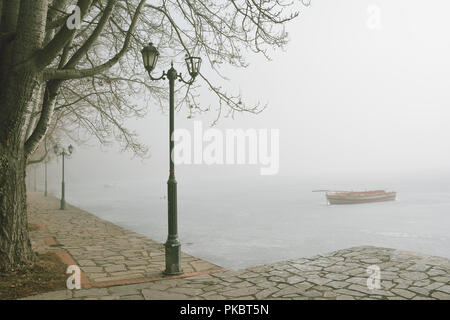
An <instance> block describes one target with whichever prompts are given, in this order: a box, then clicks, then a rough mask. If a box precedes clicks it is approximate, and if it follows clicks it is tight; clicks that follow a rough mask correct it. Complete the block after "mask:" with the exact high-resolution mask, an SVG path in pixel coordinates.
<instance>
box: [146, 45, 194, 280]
mask: <svg viewBox="0 0 450 320" xmlns="http://www.w3.org/2000/svg"><path fill="white" fill-rule="evenodd" d="M141 53H142V59H143V62H144V67H145V69H146V70H147V72H148V75H149V76H150V79H152V80H161V79H166V77H167V79H169V168H170V171H169V180H168V181H167V198H168V229H169V234H168V236H167V241H166V243H165V244H164V246H165V252H166V270H165V271H164V273H165V274H167V275H175V274H180V273H182V270H181V263H180V256H181V243H180V241H179V239H178V226H177V181H176V180H175V165H174V162H173V159H172V153H173V148H174V141H173V140H172V137H173V131H174V87H175V80H176V79H179V81H180V82H183V83H185V84H187V85H190V84H192V83H193V82H194V80H195V77H196V76H197V75H198V73H199V71H200V65H201V61H202V60H201V58H198V57H191V56H187V58H186V59H185V61H186V64H187V68H188V72H189V74H190V76H191V79H190V80H189V81H185V80H184V79H183V77H182V75H181V73H180V74H177V71H176V70H175V69H174V67H173V63H172V64H171V67H170V69H169V70H168V71H167V72H165V71H164V72H163V74H162V75H161V76H160V77H159V78H154V77H153V76H152V75H151V72H152V71H153V70H154V69H155V66H156V62H157V61H158V57H159V52H158V50H157V49H156V48H155V47H154V46H153V44H152V43H150V44H149V45H147V46H146V47H144V49H142V51H141Z"/></svg>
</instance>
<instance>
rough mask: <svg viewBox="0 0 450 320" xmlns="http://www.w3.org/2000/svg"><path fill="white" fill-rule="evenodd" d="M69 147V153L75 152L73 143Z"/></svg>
mask: <svg viewBox="0 0 450 320" xmlns="http://www.w3.org/2000/svg"><path fill="white" fill-rule="evenodd" d="M67 149H68V150H69V153H70V154H71V153H72V152H73V145H69V147H68V148H67Z"/></svg>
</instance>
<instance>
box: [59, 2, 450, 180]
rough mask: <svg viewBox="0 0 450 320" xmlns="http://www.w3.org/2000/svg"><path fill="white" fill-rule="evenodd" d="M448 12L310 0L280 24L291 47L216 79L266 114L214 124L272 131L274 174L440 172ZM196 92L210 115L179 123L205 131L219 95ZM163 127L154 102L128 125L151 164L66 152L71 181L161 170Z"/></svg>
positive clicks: (211, 170) (445, 135)
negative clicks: (276, 153) (276, 142)
mask: <svg viewBox="0 0 450 320" xmlns="http://www.w3.org/2000/svg"><path fill="white" fill-rule="evenodd" d="M372 5H377V6H379V8H380V9H381V11H380V20H379V21H380V28H379V29H370V28H368V26H367V23H368V19H369V18H370V12H368V11H367V10H368V8H370V6H372ZM448 9H450V5H449V4H448V2H446V1H443V0H441V1H437V0H435V1H432V2H431V3H424V2H423V1H361V0H353V1H349V0H346V1H339V2H338V1H332V0H328V1H315V2H313V3H312V5H311V6H310V7H309V8H306V9H304V10H302V12H301V15H300V17H299V18H298V19H296V20H295V21H294V22H293V23H291V24H289V25H288V29H287V30H288V32H289V34H290V39H291V41H290V43H289V44H288V46H287V48H286V50H285V52H276V53H274V54H272V61H270V62H267V61H266V60H265V59H264V58H263V57H260V56H254V55H252V54H251V53H249V55H248V59H249V62H250V66H249V67H248V68H246V69H242V70H236V69H232V68H226V69H225V70H224V72H223V73H224V74H225V75H226V76H227V77H228V78H229V79H230V81H228V82H227V81H222V82H220V81H221V80H219V79H217V81H219V82H220V83H221V84H223V85H224V86H225V87H228V88H229V89H230V90H238V91H239V90H240V91H241V92H242V94H243V96H244V99H245V101H246V102H247V103H249V104H252V103H254V102H256V101H260V102H261V103H267V104H268V107H267V109H266V110H265V111H264V112H263V113H261V114H258V115H252V114H238V115H236V116H235V119H227V118H224V117H223V118H221V119H220V121H219V122H218V124H217V125H216V127H217V128H219V129H223V130H225V129H226V128H243V129H247V128H267V129H270V128H277V129H280V171H279V175H296V176H298V177H302V176H303V175H305V174H307V175H313V176H314V175H319V176H320V175H328V174H330V175H331V174H341V173H342V174H345V175H358V176H360V175H361V174H363V175H368V176H370V175H379V174H380V173H386V174H387V175H389V174H393V173H394V174H395V173H402V174H403V173H404V174H405V175H408V174H417V173H420V172H424V173H425V174H428V173H430V172H449V171H450V147H449V144H448V139H449V137H450V126H448V125H447V124H448V119H449V115H450V109H449V108H448V104H449V101H450V90H448V81H447V80H448V75H449V74H450V62H449V59H448V57H449V56H450V42H449V41H448V35H447V31H448V30H449V27H450V21H449V20H448V19H447V17H446V12H448ZM161 67H164V66H161ZM166 67H167V66H166ZM207 68H208V66H207V65H206V64H204V71H207V72H208V70H207ZM179 69H180V71H185V70H182V67H179ZM208 74H210V75H212V73H211V72H208ZM215 80H216V79H215ZM199 84H200V85H201V83H199ZM204 87H205V86H204ZM201 92H205V95H204V96H205V98H204V99H203V98H201V99H200V101H201V102H202V104H203V105H204V106H209V105H211V109H212V111H211V112H210V113H208V114H203V115H197V116H196V117H195V118H194V119H186V116H187V110H186V109H183V110H181V111H180V112H178V113H177V117H176V126H177V127H178V128H187V129H189V130H192V127H193V121H194V120H197V121H202V122H203V125H204V127H208V126H209V125H210V124H211V123H212V121H213V120H214V119H215V117H216V113H215V112H214V109H215V108H216V105H217V100H216V99H214V97H212V96H210V95H208V94H206V90H203V91H202V90H200V93H201ZM167 122H168V120H167V114H161V109H160V106H156V105H155V106H152V108H151V110H150V112H149V114H148V116H147V117H146V118H145V119H141V120H137V121H130V124H129V126H130V127H131V128H133V129H135V130H137V132H138V133H139V135H140V139H141V141H143V142H145V143H146V144H147V145H148V146H149V147H150V151H151V157H150V158H149V159H146V160H145V161H143V162H142V161H140V160H138V159H135V160H130V158H131V155H130V154H127V153H124V154H118V153H117V152H116V151H117V150H118V147H105V148H104V149H105V150H106V151H107V152H105V153H104V152H102V151H100V148H99V147H97V146H95V142H92V143H91V145H93V146H94V147H92V148H86V147H83V148H79V149H78V150H77V151H76V153H75V154H74V156H73V159H72V160H71V162H70V166H68V175H69V177H70V178H71V179H80V180H83V181H86V180H87V179H91V178H93V177H98V178H99V179H112V180H114V179H121V178H122V177H128V176H130V175H131V176H140V175H144V174H145V175H147V174H148V175H151V174H155V173H156V172H160V171H163V173H164V174H165V173H166V172H167V170H166V167H167V154H168V151H167V148H168V147H167V141H168V137H167V136H168V128H167ZM117 167H120V170H117ZM224 167H225V168H224ZM242 167H245V169H244V168H242ZM178 170H179V173H180V174H181V173H182V174H183V175H184V176H188V175H190V174H193V175H202V173H203V172H205V171H204V170H206V172H208V175H214V176H215V177H220V176H224V175H226V176H227V177H228V176H229V174H235V175H236V176H239V175H241V174H243V173H244V172H245V173H248V174H250V175H259V170H258V169H257V166H239V165H234V166H223V165H220V166H219V165H216V166H215V165H213V166H205V165H192V166H183V165H182V166H180V168H179V169H178ZM155 171H156V172H155ZM271 178H273V177H267V179H271Z"/></svg>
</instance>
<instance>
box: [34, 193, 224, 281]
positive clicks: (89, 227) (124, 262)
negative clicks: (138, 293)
mask: <svg viewBox="0 0 450 320" xmlns="http://www.w3.org/2000/svg"><path fill="white" fill-rule="evenodd" d="M28 207H29V223H34V224H37V225H38V226H40V230H37V231H33V232H32V234H31V238H32V245H33V248H34V250H35V251H38V252H46V251H56V252H58V253H60V252H61V251H62V250H64V251H66V252H68V253H69V255H70V256H69V259H70V258H73V259H74V260H75V262H76V264H77V265H78V266H79V267H80V268H81V270H82V271H83V273H84V275H85V276H86V277H87V281H85V283H84V285H85V286H96V285H101V284H114V283H120V282H129V280H132V279H134V281H138V280H139V279H141V280H143V279H153V278H161V277H162V274H161V271H162V270H164V268H165V262H164V261H165V260H164V245H163V244H161V243H158V242H156V241H153V240H150V239H148V238H146V237H144V236H142V235H139V234H137V233H134V232H132V231H129V230H126V229H124V228H121V227H119V226H117V225H114V224H113V223H110V222H108V221H105V220H102V219H100V218H97V217H96V216H94V215H92V214H90V213H88V212H86V211H83V210H81V209H78V208H76V207H74V206H71V205H69V204H67V210H64V211H62V210H59V200H58V199H56V198H54V197H44V196H43V195H42V194H40V193H29V194H28ZM181 257H182V269H183V271H184V272H185V273H186V274H195V273H199V272H200V273H201V272H209V271H214V270H221V268H220V267H218V266H216V265H214V264H211V263H209V262H206V261H204V260H201V259H198V258H195V257H193V256H190V255H188V254H185V253H182V256H181ZM87 282H89V284H87Z"/></svg>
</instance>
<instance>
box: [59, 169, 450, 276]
mask: <svg viewBox="0 0 450 320" xmlns="http://www.w3.org/2000/svg"><path fill="white" fill-rule="evenodd" d="M325 186H326V184H323V183H321V184H319V183H317V181H310V182H298V181H295V179H285V180H283V179H265V178H260V177H258V178H255V179H254V180H252V179H250V180H240V181H231V180H228V181H225V180H224V181H220V180H218V181H207V180H205V181H202V182H199V181H196V180H194V179H184V180H183V182H182V183H180V182H179V189H178V193H179V195H178V208H179V209H178V211H179V234H180V239H181V242H182V250H184V251H185V252H187V253H190V254H192V255H195V256H197V257H200V258H203V259H206V260H208V261H211V262H213V263H216V264H218V265H220V266H223V267H226V268H232V269H239V268H244V267H249V266H255V265H261V264H265V263H271V262H275V261H280V260H285V259H290V258H298V257H305V256H311V255H315V254H318V253H325V252H329V251H333V250H338V249H343V248H346V247H351V246H359V245H375V246H384V247H392V248H398V249H405V250H414V251H419V252H422V253H427V254H432V255H438V256H444V257H447V258H450V183H447V184H446V183H443V182H442V180H441V181H439V183H438V182H436V183H433V181H428V182H427V183H419V182H417V181H416V182H413V181H410V182H405V181H402V182H397V183H392V182H391V183H390V185H389V186H386V185H374V186H373V188H374V189H378V188H385V187H386V188H388V189H393V190H395V191H397V192H398V200H397V201H392V202H383V203H372V204H356V205H341V206H327V205H326V202H325V196H324V195H323V194H319V193H313V192H311V191H312V190H313V189H317V188H323V187H325ZM330 187H335V188H338V189H342V188H347V189H353V190H357V189H370V186H367V185H363V184H359V185H358V184H356V183H352V184H347V185H344V184H340V185H334V186H333V185H331V186H330ZM67 188H68V197H67V200H68V201H69V202H71V203H72V204H74V205H76V206H78V207H81V208H83V209H85V210H87V211H89V212H91V213H93V214H95V215H97V216H99V217H100V218H103V219H106V220H109V221H111V222H113V223H116V224H118V225H120V226H123V227H126V228H129V229H131V230H133V231H136V232H138V233H141V234H143V235H146V236H148V237H149V238H152V239H154V240H157V241H160V242H164V241H165V239H166V236H167V200H166V199H164V198H163V197H164V195H165V188H166V184H165V181H164V180H162V181H161V180H157V179H155V180H153V181H150V180H148V181H144V180H143V181H116V182H110V183H108V184H104V183H98V184H95V183H92V184H89V185H84V184H74V183H72V184H68V186H67ZM56 195H57V196H58V195H59V193H56Z"/></svg>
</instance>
